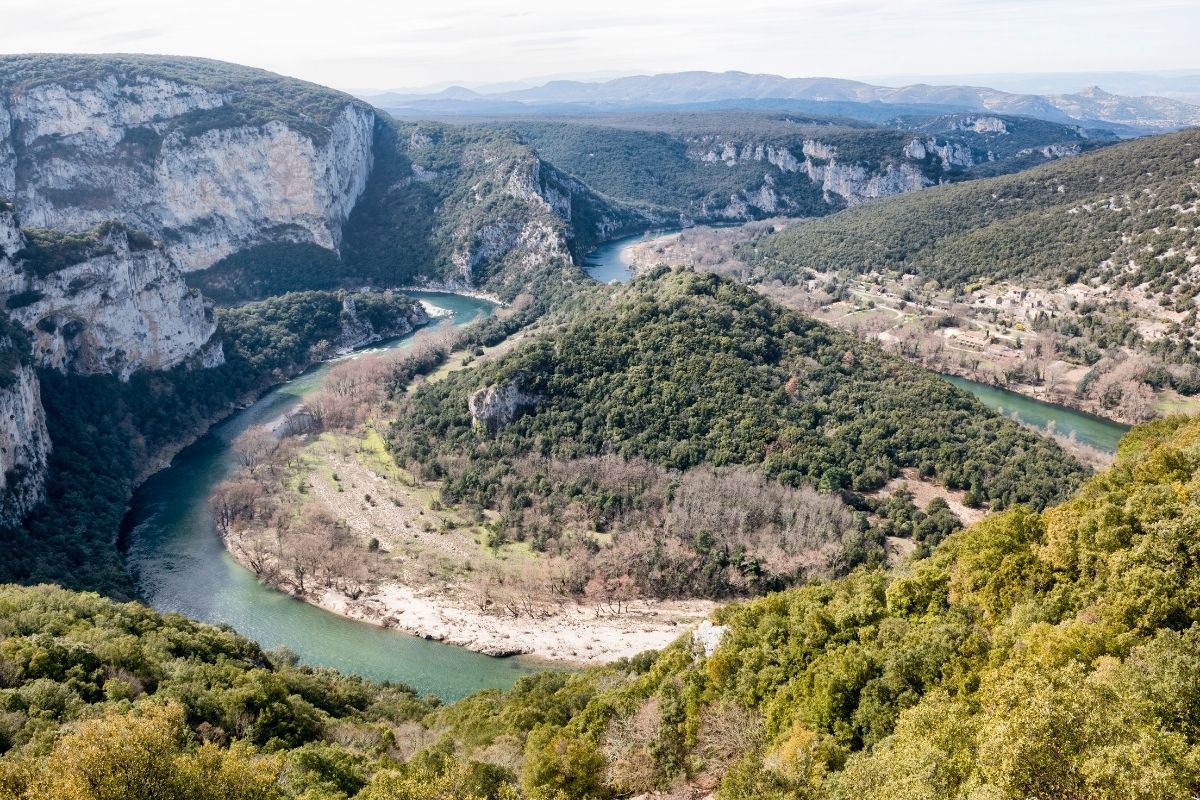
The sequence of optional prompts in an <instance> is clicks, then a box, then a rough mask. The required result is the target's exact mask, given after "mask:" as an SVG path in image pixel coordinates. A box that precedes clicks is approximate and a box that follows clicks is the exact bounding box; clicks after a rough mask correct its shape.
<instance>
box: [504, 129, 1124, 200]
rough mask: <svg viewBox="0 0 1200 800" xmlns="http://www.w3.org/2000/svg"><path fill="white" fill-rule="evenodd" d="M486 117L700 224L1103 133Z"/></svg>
mask: <svg viewBox="0 0 1200 800" xmlns="http://www.w3.org/2000/svg"><path fill="white" fill-rule="evenodd" d="M486 124H487V125H489V126H491V127H499V128H507V129H511V130H514V131H516V132H517V133H519V134H520V135H521V137H522V139H523V140H525V141H527V142H528V143H529V144H531V145H532V146H533V147H534V148H535V149H537V151H538V153H539V154H540V155H541V156H542V157H543V158H545V159H546V160H547V161H549V162H550V163H552V164H554V165H555V166H556V167H558V168H559V169H562V170H564V171H566V172H569V173H571V174H573V175H576V176H578V177H579V178H580V179H582V180H583V181H584V182H585V183H587V184H588V185H589V186H591V187H592V188H594V189H596V190H598V191H600V192H602V193H604V194H605V195H607V196H609V197H612V198H616V199H619V200H622V201H626V202H630V203H635V204H638V205H640V206H642V207H644V208H646V209H649V210H651V211H652V212H655V213H657V214H660V215H661V214H666V215H670V216H672V217H676V218H679V217H682V218H683V219H685V220H691V221H700V222H704V221H714V220H718V221H719V220H738V219H755V218H761V217H764V216H772V215H788V216H820V215H823V214H827V213H829V212H830V211H834V210H837V209H839V208H843V207H845V206H846V205H855V204H857V203H859V202H862V201H863V200H864V199H867V198H869V197H878V196H888V195H891V194H897V193H900V192H903V191H911V190H912V189H917V188H922V187H923V186H927V185H931V184H936V183H940V182H943V181H954V180H962V179H964V178H968V177H973V176H975V175H977V174H995V173H997V172H1007V171H1012V170H1015V169H1020V168H1023V167H1026V166H1031V165H1033V164H1040V163H1043V162H1045V161H1046V160H1047V159H1048V158H1056V157H1060V156H1063V155H1070V154H1074V153H1077V152H1080V151H1083V150H1088V149H1092V148H1095V147H1097V146H1100V145H1102V144H1104V143H1106V142H1107V141H1111V139H1106V138H1105V137H1104V136H1102V135H1101V136H1099V137H1097V136H1096V135H1093V136H1092V137H1091V138H1089V136H1087V135H1085V134H1084V133H1083V132H1082V131H1080V130H1079V129H1077V128H1075V127H1073V126H1069V125H1059V124H1055V123H1048V122H1042V121H1039V120H1033V119H1025V118H1020V117H1002V116H992V115H987V116H982V115H968V114H958V115H946V116H938V117H924V118H901V119H898V120H894V121H892V122H890V123H889V124H888V125H886V126H872V125H869V124H866V123H863V122H856V121H853V120H849V119H844V118H831V117H807V116H800V115H795V114H783V113H778V112H754V111H719V110H714V111H709V112H705V113H696V112H682V111H681V112H675V113H655V114H650V113H646V114H630V113H624V114H615V113H614V114H595V115H590V116H579V117H546V118H529V117H515V118H509V119H498V120H495V121H490V122H488V123H486Z"/></svg>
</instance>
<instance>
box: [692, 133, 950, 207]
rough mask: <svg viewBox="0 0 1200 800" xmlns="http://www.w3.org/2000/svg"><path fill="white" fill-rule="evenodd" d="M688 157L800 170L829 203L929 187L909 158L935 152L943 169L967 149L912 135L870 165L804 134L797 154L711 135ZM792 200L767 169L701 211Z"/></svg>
mask: <svg viewBox="0 0 1200 800" xmlns="http://www.w3.org/2000/svg"><path fill="white" fill-rule="evenodd" d="M687 152H688V157H689V158H692V159H694V160H697V161H702V162H705V163H709V164H722V163H723V164H726V165H728V166H733V165H735V164H744V163H747V162H763V163H766V164H771V165H772V166H774V167H776V168H777V169H779V170H780V171H781V172H789V173H790V172H799V173H802V174H804V175H807V176H808V178H809V180H811V181H812V182H813V183H815V184H817V185H818V186H820V187H821V189H822V191H823V193H824V194H825V198H826V200H827V201H829V202H835V203H836V202H839V201H840V202H842V203H845V204H846V205H857V204H859V203H862V202H864V201H866V200H871V199H874V198H877V197H888V196H890V195H893V194H901V193H903V192H911V191H915V190H917V189H924V188H925V187H927V186H932V185H933V183H934V181H933V180H932V179H930V178H929V177H928V176H927V175H925V174H924V172H923V170H922V169H921V168H920V167H919V166H917V165H916V164H912V163H908V162H909V161H917V162H920V161H924V160H925V159H926V158H927V157H928V156H929V155H930V154H933V155H936V156H937V157H938V159H939V160H940V161H941V162H942V166H943V168H944V169H953V168H960V167H964V166H970V165H971V164H972V156H971V151H970V148H969V147H967V146H966V145H964V144H949V143H947V144H941V145H940V144H938V142H937V141H936V140H935V139H933V138H929V139H913V140H912V141H910V142H909V143H908V144H907V145H906V146H905V148H904V149H903V151H902V152H901V153H897V154H896V155H897V159H896V161H895V162H884V163H880V164H875V165H864V164H847V163H843V162H842V161H840V160H839V159H838V152H837V148H836V147H834V146H833V145H831V144H829V143H827V142H822V141H819V140H817V139H806V140H804V142H803V143H802V144H801V148H800V157H797V156H796V154H795V153H793V152H792V151H791V150H789V149H787V148H786V147H782V146H778V145H771V144H762V143H739V142H729V141H724V142H722V141H717V140H716V138H715V137H701V138H698V139H693V140H691V141H690V142H689V146H688V151H687ZM793 205H794V203H793V202H792V201H791V200H790V198H788V197H787V196H785V195H783V194H781V193H780V192H779V191H778V189H777V188H776V186H775V184H774V181H773V180H772V179H771V176H770V175H769V174H767V175H764V181H763V184H762V186H760V187H759V188H758V189H756V190H753V191H746V192H742V193H740V194H737V195H733V196H732V197H730V198H729V203H728V204H727V205H725V206H724V207H722V208H716V209H706V212H707V213H709V214H711V215H713V216H718V217H723V218H725V219H732V220H737V219H747V218H750V217H753V216H755V215H756V214H758V215H761V214H776V213H786V212H787V211H788V210H789V208H790V207H792V206H793Z"/></svg>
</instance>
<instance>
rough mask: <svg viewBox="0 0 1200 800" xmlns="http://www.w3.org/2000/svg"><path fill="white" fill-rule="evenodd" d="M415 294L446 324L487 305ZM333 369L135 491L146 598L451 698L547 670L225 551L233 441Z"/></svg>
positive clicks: (239, 421)
mask: <svg viewBox="0 0 1200 800" xmlns="http://www.w3.org/2000/svg"><path fill="white" fill-rule="evenodd" d="M410 294H412V295H414V296H415V297H418V298H420V299H422V300H426V301H428V302H430V303H432V304H434V305H436V306H439V307H441V308H444V309H446V310H448V311H450V312H452V316H450V317H448V318H444V319H441V320H438V324H441V325H448V324H453V325H466V324H468V323H470V322H472V321H473V320H475V319H478V318H479V317H481V316H483V315H485V314H488V313H490V312H491V304H490V303H488V302H486V301H483V300H475V299H472V298H469V297H463V296H460V295H453V294H440V293H438V294H433V293H423V292H411V293H410ZM411 341H412V335H409V336H405V337H401V338H399V339H396V340H393V341H391V342H386V343H381V344H379V345H376V346H374V347H372V348H369V349H368V350H366V351H363V352H371V351H372V350H373V351H379V350H382V349H403V348H404V347H407V346H410V344H411ZM356 355H357V354H356ZM352 357H353V356H352ZM329 367H330V365H329V364H323V365H320V366H318V367H315V368H314V369H312V370H309V371H308V372H306V373H304V374H303V375H301V376H300V377H298V378H296V379H295V380H292V381H288V382H287V383H285V384H282V385H281V386H278V387H276V388H275V389H273V390H271V391H270V392H268V393H267V394H266V395H264V396H263V397H262V398H261V399H259V400H258V402H256V403H254V404H253V405H251V406H250V407H249V408H246V409H245V410H243V411H239V412H238V413H236V414H234V415H233V416H232V417H230V418H229V419H227V420H225V421H224V422H222V423H220V424H218V425H215V426H214V427H213V428H212V429H211V430H210V431H209V432H208V433H207V434H205V435H204V436H203V437H201V438H200V439H199V440H197V441H196V442H195V443H194V444H192V445H190V446H189V447H187V448H185V449H184V450H182V451H181V452H180V453H179V455H178V456H176V457H175V459H174V460H173V461H172V462H171V466H170V467H168V468H167V469H165V470H163V471H161V472H159V473H157V474H156V475H154V476H152V477H151V478H150V479H149V480H148V481H146V483H144V484H143V485H142V486H141V487H140V488H139V489H138V490H137V492H136V493H135V494H134V496H133V500H132V501H131V505H130V511H129V513H128V515H127V516H126V519H125V525H124V534H125V537H124V538H125V541H126V542H127V543H128V545H127V552H126V562H127V564H128V566H129V569H130V572H131V573H132V574H133V576H134V580H135V582H136V585H137V587H138V591H139V592H140V594H141V596H142V598H143V599H145V600H146V601H147V602H148V603H149V604H150V605H151V606H153V607H154V608H155V609H157V610H159V611H177V612H179V613H180V614H184V615H186V616H188V617H191V618H193V619H198V620H202V621H204V622H212V623H218V624H226V625H230V626H232V627H233V628H234V629H235V630H237V631H238V632H239V633H241V634H243V635H245V636H248V637H250V638H251V639H253V640H255V641H256V642H258V643H259V644H261V645H262V646H263V647H275V646H277V645H286V646H287V647H288V648H290V649H291V650H293V651H294V652H295V653H296V654H297V655H298V656H299V657H300V659H301V660H302V661H303V662H304V663H308V664H313V665H317V666H324V667H335V668H337V669H339V670H343V671H345V672H352V673H357V674H359V675H364V676H366V677H369V678H374V679H376V680H391V681H400V682H403V683H407V684H409V685H411V686H414V687H416V688H417V689H419V690H420V691H421V692H422V693H429V694H435V695H437V696H439V697H441V698H443V699H447V700H452V699H455V698H458V697H462V696H464V695H467V694H470V693H471V692H475V691H478V690H480V689H486V688H493V687H495V688H507V687H508V686H511V685H512V683H513V682H514V681H515V680H516V679H517V678H518V677H519V676H521V675H524V674H528V673H530V672H533V671H535V670H537V669H539V668H541V669H544V668H545V665H544V664H541V665H539V664H538V663H537V662H534V661H531V660H529V659H522V658H505V659H500V658H491V657H489V656H484V655H480V654H478V653H472V652H470V651H469V650H465V649H463V648H461V647H455V646H453V645H448V644H442V643H441V642H431V641H426V640H424V639H420V638H418V637H415V636H409V635H407V634H403V633H398V632H396V631H391V630H385V629H383V628H380V627H377V626H374V625H368V624H366V623H362V622H354V621H352V620H348V619H345V618H343V617H339V616H337V615H335V614H331V613H329V612H327V611H323V610H321V609H319V608H316V607H315V606H311V605H308V604H307V603H304V602H301V601H299V600H296V599H294V598H292V597H290V596H289V595H286V594H284V593H283V592H278V591H276V590H274V589H271V588H269V587H267V586H264V585H263V584H261V583H259V582H258V580H257V579H255V577H254V575H253V574H252V573H251V572H250V571H249V570H247V569H245V568H244V567H242V566H241V565H239V564H238V563H237V562H235V561H234V560H233V559H232V558H231V557H230V556H229V554H228V553H227V552H226V551H225V548H224V547H223V546H222V544H221V541H220V540H219V539H218V538H217V535H216V531H215V528H214V526H213V521H212V515H211V513H210V512H209V508H208V495H209V493H210V491H211V490H212V487H213V485H214V484H216V483H217V482H218V481H220V480H222V479H223V478H225V477H227V476H228V475H230V474H231V473H232V471H233V470H234V469H235V465H234V463H233V461H232V459H231V456H230V452H229V443H230V442H231V441H232V440H233V439H234V438H235V437H236V436H237V435H238V434H239V433H241V432H242V431H244V430H245V429H246V428H248V427H250V426H252V425H258V424H262V423H263V422H266V421H268V420H272V419H274V418H276V417H278V416H279V415H280V414H282V413H285V412H286V411H288V410H289V409H290V408H293V407H294V406H295V405H297V404H298V403H299V402H300V400H301V399H302V398H303V397H304V396H305V395H306V394H308V393H310V392H312V391H313V390H315V389H316V388H318V387H319V386H320V385H321V382H322V381H323V380H324V377H325V374H326V373H327V372H328V371H329Z"/></svg>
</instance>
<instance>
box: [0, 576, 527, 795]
mask: <svg viewBox="0 0 1200 800" xmlns="http://www.w3.org/2000/svg"><path fill="white" fill-rule="evenodd" d="M0 635H2V637H3V639H2V641H0V711H2V714H0V717H2V724H0V752H3V753H4V755H3V757H0V796H4V797H27V798H56V799H60V798H71V799H72V800H74V798H79V799H80V800H84V798H91V799H93V800H108V798H112V800H118V799H121V800H123V799H124V798H143V797H144V798H159V797H172V798H193V797H195V798H230V799H231V800H232V799H233V798H262V797H267V798H269V797H283V796H288V797H296V796H301V795H303V796H304V797H306V798H310V799H311V798H330V800H333V798H345V797H349V796H354V795H356V794H357V793H358V792H359V791H360V790H365V793H364V794H363V795H362V796H363V797H370V798H377V797H391V796H413V797H458V796H466V795H472V796H477V797H480V798H483V797H494V796H501V795H502V794H503V792H505V791H508V789H507V788H505V787H508V786H509V784H510V782H511V776H509V775H508V774H507V773H505V772H504V771H503V770H497V769H495V768H492V767H488V766H486V765H470V764H463V765H460V764H458V763H457V762H455V761H453V760H452V759H450V758H449V757H448V756H447V755H446V754H444V753H443V754H440V755H439V754H438V753H430V754H426V755H425V756H422V757H421V758H419V759H417V760H414V762H413V763H412V764H410V765H403V764H400V763H398V762H395V761H393V760H391V759H389V758H387V755H388V753H389V751H390V747H391V746H392V745H393V744H394V738H393V736H392V733H391V730H392V728H391V726H394V725H399V724H403V723H407V724H417V723H418V722H419V720H420V719H422V718H423V717H424V716H425V715H426V714H428V713H429V712H430V711H431V710H432V709H433V708H434V706H433V705H432V704H431V702H430V701H428V700H421V699H419V698H418V697H417V696H416V695H415V694H414V693H413V692H412V690H410V689H408V688H407V687H404V686H398V685H389V684H374V683H370V682H367V681H364V680H362V679H359V678H354V677H348V676H343V675H339V674H337V673H335V672H332V671H328V670H313V669H309V668H307V667H297V666H292V665H291V659H289V658H287V657H286V656H282V655H281V656H275V655H273V654H270V653H264V652H262V651H261V650H259V648H258V647H257V646H256V645H254V644H253V643H251V642H249V641H247V640H246V639H243V638H241V637H239V636H237V635H235V634H233V633H230V632H228V631H225V630H221V629H218V628H214V627H212V626H209V625H203V624H200V623H194V622H190V621H188V620H186V619H184V618H182V617H179V616H177V615H167V616H163V615H160V614H157V613H155V612H153V611H151V610H149V609H147V608H145V607H143V606H140V605H136V604H132V603H131V604H126V605H116V604H114V603H112V602H111V601H108V600H102V599H100V598H99V597H97V596H95V595H89V594H73V593H70V592H66V591H63V590H61V589H57V588H52V587H47V586H42V587H35V588H17V587H12V586H8V587H2V588H0ZM347 742H352V743H353V744H346V743H347ZM377 773H378V774H377ZM406 781H408V782H410V783H411V785H412V786H414V787H415V786H421V785H426V784H427V785H428V786H429V787H430V791H431V793H430V794H428V795H426V794H422V793H416V794H412V795H392V794H387V793H385V791H384V786H390V784H391V783H399V784H401V785H403V784H404V783H405V782H406ZM438 786H441V792H442V793H441V794H437V793H436V792H435V791H434V789H436V787H438ZM458 791H461V792H462V794H461V795H459V794H456V792H458Z"/></svg>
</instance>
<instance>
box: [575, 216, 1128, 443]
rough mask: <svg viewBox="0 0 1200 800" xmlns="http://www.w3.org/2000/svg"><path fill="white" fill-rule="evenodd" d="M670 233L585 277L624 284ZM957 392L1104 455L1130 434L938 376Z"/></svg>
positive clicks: (597, 258)
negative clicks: (633, 257) (644, 251)
mask: <svg viewBox="0 0 1200 800" xmlns="http://www.w3.org/2000/svg"><path fill="white" fill-rule="evenodd" d="M668 232H669V231H650V232H647V233H644V234H639V235H637V236H628V237H625V238H623V239H616V240H614V241H611V242H608V243H607V244H604V245H601V246H600V247H597V248H596V249H595V250H593V251H592V252H591V253H590V254H589V255H588V257H587V259H586V261H585V263H584V268H585V269H586V270H587V273H588V274H589V275H591V276H592V277H593V278H595V279H596V280H598V281H600V282H601V283H612V282H614V281H616V282H618V283H625V282H626V281H629V280H630V279H631V278H632V277H633V270H631V269H630V266H629V261H628V260H627V259H626V258H624V256H623V255H622V251H623V250H624V249H625V247H626V246H627V245H629V244H632V243H633V242H637V241H641V240H644V239H650V238H654V237H656V236H661V235H663V233H668ZM941 377H943V378H945V379H946V380H948V381H949V382H950V383H952V384H954V385H955V386H957V387H958V388H960V389H965V390H966V391H968V392H970V393H971V394H973V395H975V397H977V398H979V400H980V402H982V403H983V404H984V405H985V406H987V407H988V408H990V409H992V410H994V411H997V412H999V413H1001V414H1004V415H1005V416H1016V418H1017V419H1019V420H1020V421H1021V422H1023V423H1025V424H1026V425H1029V426H1031V427H1034V428H1037V429H1038V430H1040V431H1042V432H1044V433H1049V432H1051V431H1053V432H1054V433H1059V434H1063V435H1066V436H1073V437H1074V438H1075V440H1076V441H1077V442H1079V443H1080V444H1084V445H1087V446H1088V447H1092V448H1094V449H1096V450H1100V451H1102V452H1105V453H1114V452H1116V450H1117V442H1118V441H1120V439H1121V437H1122V436H1124V435H1125V432H1126V431H1127V430H1129V428H1128V426H1125V425H1121V424H1119V423H1116V422H1112V421H1110V420H1106V419H1103V418H1101V417H1096V416H1093V415H1091V414H1085V413H1084V412H1082V411H1076V410H1074V409H1071V408H1066V407H1064V406H1056V405H1053V404H1052V403H1044V402H1042V401H1040V400H1034V399H1033V398H1030V397H1026V396H1025V395H1022V394H1017V393H1016V392H1010V391H1008V390H1007V389H1000V388H997V387H995V386H989V385H988V384H985V383H977V382H975V381H972V380H968V379H966V378H955V377H949V376H945V375H943V376H941Z"/></svg>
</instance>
